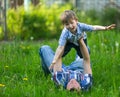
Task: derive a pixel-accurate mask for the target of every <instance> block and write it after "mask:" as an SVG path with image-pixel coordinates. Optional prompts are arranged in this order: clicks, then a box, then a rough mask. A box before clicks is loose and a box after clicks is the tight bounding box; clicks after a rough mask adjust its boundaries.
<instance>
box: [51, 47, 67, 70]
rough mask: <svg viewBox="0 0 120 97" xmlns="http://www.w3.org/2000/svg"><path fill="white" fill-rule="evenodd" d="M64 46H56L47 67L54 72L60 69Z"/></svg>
mask: <svg viewBox="0 0 120 97" xmlns="http://www.w3.org/2000/svg"><path fill="white" fill-rule="evenodd" d="M64 48H65V46H58V48H57V49H56V52H55V56H54V58H53V61H52V63H51V65H50V67H49V69H53V70H54V72H56V71H61V70H62V55H63V52H64Z"/></svg>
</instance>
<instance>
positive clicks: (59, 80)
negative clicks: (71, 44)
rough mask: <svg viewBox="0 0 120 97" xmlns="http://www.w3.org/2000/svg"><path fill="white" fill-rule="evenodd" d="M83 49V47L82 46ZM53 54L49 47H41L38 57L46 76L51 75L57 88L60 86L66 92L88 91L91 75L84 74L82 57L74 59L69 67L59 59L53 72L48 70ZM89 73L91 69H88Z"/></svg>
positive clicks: (84, 68)
mask: <svg viewBox="0 0 120 97" xmlns="http://www.w3.org/2000/svg"><path fill="white" fill-rule="evenodd" d="M83 48H84V46H83ZM54 55H55V53H54V52H53V50H52V49H51V48H50V47H49V46H42V47H41V48H40V57H41V62H42V68H43V70H44V73H45V74H46V75H48V74H50V73H51V74H52V78H53V81H54V82H55V84H56V85H57V86H59V85H62V86H63V87H64V88H65V89H67V90H70V91H72V90H76V91H80V90H81V89H82V90H85V91H88V90H89V89H90V88H91V86H92V74H85V73H84V70H88V69H86V67H84V65H83V62H84V57H83V58H82V59H81V58H80V57H76V60H75V61H74V62H72V63H71V64H70V65H68V66H66V65H65V64H63V63H62V61H61V59H59V60H58V61H57V64H56V65H55V66H56V67H55V68H54V69H53V71H51V70H49V67H50V65H51V62H52V61H53V58H54ZM89 69H90V70H89V71H91V68H89Z"/></svg>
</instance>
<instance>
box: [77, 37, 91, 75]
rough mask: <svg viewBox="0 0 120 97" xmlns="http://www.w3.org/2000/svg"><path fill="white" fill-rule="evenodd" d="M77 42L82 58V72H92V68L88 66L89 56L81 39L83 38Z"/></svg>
mask: <svg viewBox="0 0 120 97" xmlns="http://www.w3.org/2000/svg"><path fill="white" fill-rule="evenodd" d="M79 44H80V50H81V53H82V55H83V60H84V74H92V70H91V67H90V56H89V53H88V49H87V47H86V45H85V43H84V41H83V38H81V39H80V40H79Z"/></svg>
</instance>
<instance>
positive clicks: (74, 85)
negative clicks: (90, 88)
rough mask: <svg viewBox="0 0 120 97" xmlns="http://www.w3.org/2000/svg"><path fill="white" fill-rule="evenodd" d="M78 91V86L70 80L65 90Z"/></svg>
mask: <svg viewBox="0 0 120 97" xmlns="http://www.w3.org/2000/svg"><path fill="white" fill-rule="evenodd" d="M80 89H81V87H80V84H79V83H78V82H77V81H76V80H75V79H71V80H70V81H69V82H68V84H67V90H76V91H78V92H79V91H80Z"/></svg>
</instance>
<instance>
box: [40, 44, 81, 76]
mask: <svg viewBox="0 0 120 97" xmlns="http://www.w3.org/2000/svg"><path fill="white" fill-rule="evenodd" d="M39 54H40V58H41V63H42V68H43V70H44V73H45V74H47V75H48V74H49V73H52V72H50V70H49V66H50V65H51V63H52V61H53V58H54V55H55V53H54V52H53V50H52V49H51V48H50V47H49V46H47V45H45V46H42V47H41V48H40V51H39ZM62 68H63V69H64V70H79V71H81V72H83V59H81V58H77V59H76V60H75V61H74V62H72V63H71V64H70V65H68V66H66V65H65V64H63V63H62Z"/></svg>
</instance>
